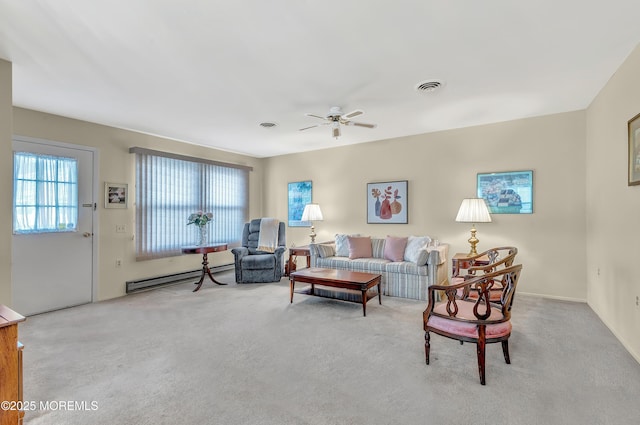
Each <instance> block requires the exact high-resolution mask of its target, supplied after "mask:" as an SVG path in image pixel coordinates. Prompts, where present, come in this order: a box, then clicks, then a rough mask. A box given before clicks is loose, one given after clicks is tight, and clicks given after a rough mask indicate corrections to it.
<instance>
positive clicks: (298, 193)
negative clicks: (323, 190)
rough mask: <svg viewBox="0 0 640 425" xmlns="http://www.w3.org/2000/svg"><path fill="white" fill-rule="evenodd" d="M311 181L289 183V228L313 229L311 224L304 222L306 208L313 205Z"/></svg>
mask: <svg viewBox="0 0 640 425" xmlns="http://www.w3.org/2000/svg"><path fill="white" fill-rule="evenodd" d="M312 186H313V185H312V183H311V180H307V181H302V182H293V183H289V187H288V206H289V211H288V220H289V227H311V222H309V221H302V220H301V218H302V212H303V211H304V206H305V205H307V204H309V203H311V190H312Z"/></svg>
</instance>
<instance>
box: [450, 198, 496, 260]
mask: <svg viewBox="0 0 640 425" xmlns="http://www.w3.org/2000/svg"><path fill="white" fill-rule="evenodd" d="M456 221H458V222H461V223H473V224H472V225H471V237H470V238H469V243H470V244H471V251H470V252H469V254H468V255H467V257H471V256H474V255H478V251H476V245H477V244H478V242H480V241H479V240H478V238H476V223H490V222H491V215H490V214H489V208H487V203H486V202H485V201H484V199H482V198H467V199H463V200H462V204H461V205H460V209H459V210H458V215H457V216H456Z"/></svg>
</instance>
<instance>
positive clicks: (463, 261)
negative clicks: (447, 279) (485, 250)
mask: <svg viewBox="0 0 640 425" xmlns="http://www.w3.org/2000/svg"><path fill="white" fill-rule="evenodd" d="M474 262H475V265H477V266H486V265H487V264H489V257H487V256H486V255H483V256H482V257H477V258H474ZM469 267H471V260H470V259H469V254H460V253H458V254H456V255H454V256H453V258H452V259H451V277H456V276H458V275H459V274H460V270H464V269H468V268H469Z"/></svg>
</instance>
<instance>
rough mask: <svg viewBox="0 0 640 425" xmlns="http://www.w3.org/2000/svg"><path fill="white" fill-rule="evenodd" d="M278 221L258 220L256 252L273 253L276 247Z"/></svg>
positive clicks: (271, 219) (274, 219) (272, 219)
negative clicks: (258, 231)
mask: <svg viewBox="0 0 640 425" xmlns="http://www.w3.org/2000/svg"><path fill="white" fill-rule="evenodd" d="M279 227H280V221H279V220H278V219H276V218H268V217H267V218H263V219H262V220H260V236H259V237H258V250H259V251H264V252H275V250H276V248H277V247H278V228H279Z"/></svg>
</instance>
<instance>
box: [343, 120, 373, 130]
mask: <svg viewBox="0 0 640 425" xmlns="http://www.w3.org/2000/svg"><path fill="white" fill-rule="evenodd" d="M345 124H346V125H355V126H358V127H367V128H376V125H375V124H367V123H364V122H353V121H347V122H346V123H345Z"/></svg>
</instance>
